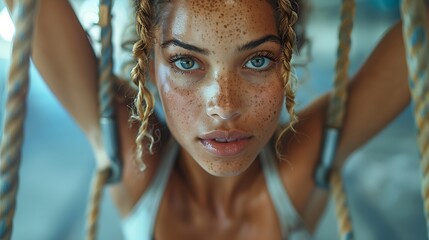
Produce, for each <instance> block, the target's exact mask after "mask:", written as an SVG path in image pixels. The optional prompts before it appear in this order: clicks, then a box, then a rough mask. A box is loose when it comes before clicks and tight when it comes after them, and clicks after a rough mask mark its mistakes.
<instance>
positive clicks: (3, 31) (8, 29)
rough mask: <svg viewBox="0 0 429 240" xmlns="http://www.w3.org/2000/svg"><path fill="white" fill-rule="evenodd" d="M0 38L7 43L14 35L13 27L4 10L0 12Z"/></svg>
mask: <svg viewBox="0 0 429 240" xmlns="http://www.w3.org/2000/svg"><path fill="white" fill-rule="evenodd" d="M0 26H1V28H0V37H1V38H3V39H4V40H5V41H7V42H11V41H12V38H13V34H14V33H15V26H14V25H13V22H12V19H11V18H10V16H9V13H8V11H7V9H6V8H3V10H1V12H0Z"/></svg>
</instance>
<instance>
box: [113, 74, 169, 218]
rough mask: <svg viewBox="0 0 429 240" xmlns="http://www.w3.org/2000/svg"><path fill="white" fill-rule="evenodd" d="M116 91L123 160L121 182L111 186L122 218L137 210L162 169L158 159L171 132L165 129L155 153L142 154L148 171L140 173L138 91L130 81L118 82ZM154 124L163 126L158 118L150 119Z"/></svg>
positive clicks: (116, 82) (117, 117)
mask: <svg viewBox="0 0 429 240" xmlns="http://www.w3.org/2000/svg"><path fill="white" fill-rule="evenodd" d="M115 91H116V98H115V108H116V119H117V129H118V137H119V145H120V146H119V147H120V155H121V160H122V181H121V182H120V183H119V184H117V185H115V186H112V187H111V193H112V197H113V199H114V201H115V203H116V205H117V207H118V209H119V211H120V213H121V215H122V216H126V215H128V213H129V212H130V211H131V210H132V209H133V208H134V205H135V204H136V203H137V202H138V200H139V199H140V197H141V195H142V194H143V193H144V192H145V190H146V189H147V187H148V186H149V184H150V182H151V180H152V179H153V177H154V175H155V173H156V171H157V169H158V166H159V162H160V161H158V160H159V159H160V155H161V154H160V152H162V150H161V149H162V148H163V147H164V145H165V144H166V142H167V140H168V138H169V133H168V132H167V131H165V130H163V131H164V132H162V133H161V139H160V141H159V142H158V143H157V145H156V146H155V151H154V153H153V154H150V153H149V152H147V151H146V152H145V153H144V154H143V159H142V161H144V163H145V164H146V166H147V168H146V169H145V170H144V171H140V170H139V167H138V160H137V156H136V143H135V140H136V136H137V133H138V129H139V126H140V123H139V122H138V121H134V120H132V119H131V114H132V108H133V104H134V103H133V102H134V97H135V95H136V94H137V91H136V90H135V89H133V88H132V87H131V86H130V85H129V83H128V82H126V81H125V80H120V79H119V80H116V81H115ZM151 124H152V125H153V126H155V127H159V126H160V124H159V121H158V120H157V118H156V116H153V117H151ZM162 129H166V128H162ZM160 130H161V127H160ZM144 145H146V144H144Z"/></svg>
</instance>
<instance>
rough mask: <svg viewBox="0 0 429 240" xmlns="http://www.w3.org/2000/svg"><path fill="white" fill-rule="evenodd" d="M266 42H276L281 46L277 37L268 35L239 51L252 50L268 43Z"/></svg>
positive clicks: (245, 45) (247, 44) (240, 48)
mask: <svg viewBox="0 0 429 240" xmlns="http://www.w3.org/2000/svg"><path fill="white" fill-rule="evenodd" d="M266 42H275V43H278V44H280V38H279V37H277V36H275V35H267V36H265V37H261V38H259V39H256V40H254V41H250V42H248V43H246V44H244V45H243V46H241V47H239V48H238V51H240V52H241V51H246V50H250V49H253V48H256V47H257V46H259V45H261V44H263V43H266Z"/></svg>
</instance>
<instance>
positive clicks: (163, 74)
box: [152, 0, 283, 176]
mask: <svg viewBox="0 0 429 240" xmlns="http://www.w3.org/2000/svg"><path fill="white" fill-rule="evenodd" d="M166 9H167V11H168V12H167V13H168V15H167V16H166V19H165V21H161V23H160V24H159V26H158V28H157V29H156V31H155V45H154V60H153V61H154V62H153V63H154V65H153V66H154V67H153V69H152V71H153V72H152V75H153V76H152V77H153V78H154V80H155V82H156V85H157V88H158V91H159V93H160V96H161V101H162V104H163V107H164V111H165V114H166V119H167V124H168V127H169V129H170V131H171V132H172V134H173V136H174V137H175V138H176V139H177V141H178V142H179V144H180V145H181V146H182V147H183V148H184V150H185V154H184V157H186V158H192V159H194V160H195V161H196V162H197V163H198V164H199V165H200V166H201V167H202V168H203V169H204V170H205V171H207V172H208V173H210V174H212V175H215V176H234V175H237V174H240V173H241V172H243V171H244V170H246V169H247V168H248V167H249V166H250V164H251V163H252V162H253V161H254V160H255V158H256V157H257V155H258V153H259V152H260V151H261V149H262V148H263V147H264V146H265V144H266V143H267V142H268V140H269V139H270V138H271V136H272V135H273V132H274V130H275V128H276V126H277V123H278V119H279V114H280V110H281V107H282V103H283V80H282V79H281V77H280V68H281V64H280V61H278V59H279V58H280V54H281V46H280V41H279V37H278V32H277V27H276V22H275V17H274V12H273V8H272V6H271V5H270V4H269V3H268V1H265V0H241V1H240V0H225V1H212V0H177V1H173V2H172V3H171V4H169V6H168V7H167V8H166Z"/></svg>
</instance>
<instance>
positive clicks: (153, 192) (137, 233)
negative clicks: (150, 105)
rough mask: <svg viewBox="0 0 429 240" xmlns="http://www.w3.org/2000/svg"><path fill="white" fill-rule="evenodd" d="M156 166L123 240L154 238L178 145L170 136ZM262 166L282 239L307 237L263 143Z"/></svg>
mask: <svg viewBox="0 0 429 240" xmlns="http://www.w3.org/2000/svg"><path fill="white" fill-rule="evenodd" d="M165 149H166V151H165V152H164V153H163V154H162V157H161V161H162V162H161V163H160V166H159V167H158V170H157V172H156V174H155V176H154V178H153V180H152V182H151V183H150V185H149V186H148V188H147V190H146V191H145V193H144V194H143V195H142V196H141V198H140V199H139V201H138V203H137V204H136V206H135V207H134V209H133V210H132V211H131V213H130V214H129V215H128V216H127V217H125V218H124V219H123V220H122V228H123V231H124V236H125V239H126V240H153V239H154V236H153V234H154V229H155V222H156V216H157V214H158V209H159V204H160V203H161V199H162V196H163V193H164V191H165V188H166V185H167V182H168V178H169V176H170V172H171V170H172V168H173V165H174V160H175V159H176V156H177V153H178V149H179V146H178V144H177V143H176V141H175V140H174V138H173V137H172V138H171V139H170V140H169V142H168V143H167V145H166V146H165ZM260 159H261V166H262V169H263V172H264V176H265V181H266V183H267V187H268V192H269V193H270V196H271V199H272V201H273V204H274V207H275V210H276V212H277V216H278V218H279V222H280V226H281V235H282V239H292V240H295V239H300V240H305V239H310V238H311V235H310V234H309V232H308V231H307V229H306V228H305V226H304V225H303V222H302V220H301V218H300V216H299V215H298V213H297V212H296V210H295V209H294V207H293V205H292V203H291V201H290V199H289V196H288V194H287V192H286V189H285V187H284V185H283V183H282V181H281V179H280V176H279V173H278V170H277V164H276V162H275V161H276V160H275V159H276V158H275V157H274V156H273V154H272V151H270V150H269V149H268V147H265V148H264V149H263V151H262V152H261V154H260Z"/></svg>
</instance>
